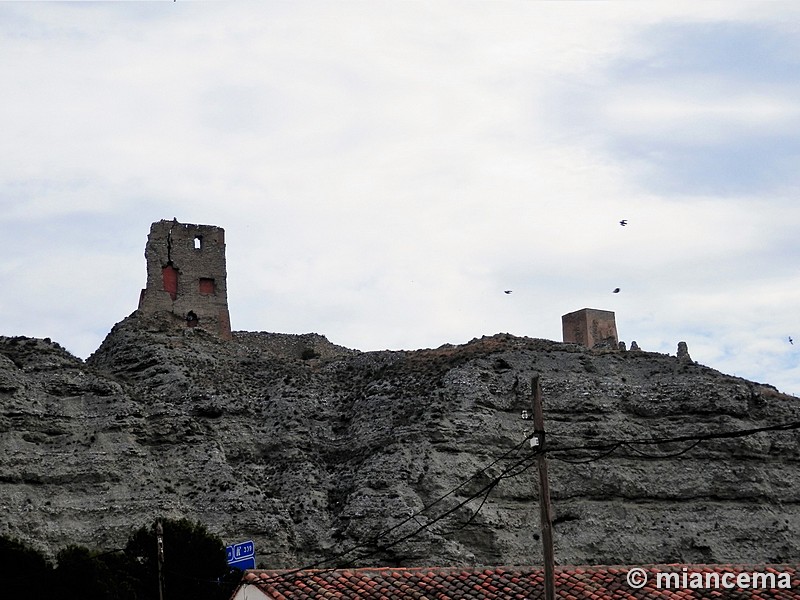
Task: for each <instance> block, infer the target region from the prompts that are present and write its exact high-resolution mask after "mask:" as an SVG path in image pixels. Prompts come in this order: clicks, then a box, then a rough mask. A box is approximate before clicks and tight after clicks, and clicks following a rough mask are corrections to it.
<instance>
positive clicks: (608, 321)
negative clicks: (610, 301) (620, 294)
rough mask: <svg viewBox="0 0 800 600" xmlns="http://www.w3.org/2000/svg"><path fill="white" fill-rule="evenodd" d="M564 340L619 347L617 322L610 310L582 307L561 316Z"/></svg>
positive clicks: (592, 345) (591, 345)
mask: <svg viewBox="0 0 800 600" xmlns="http://www.w3.org/2000/svg"><path fill="white" fill-rule="evenodd" d="M561 329H562V331H563V334H564V341H565V342H571V343H573V344H581V345H583V346H586V347H587V348H593V347H594V346H597V345H598V344H605V345H608V346H609V347H613V348H617V347H618V344H619V340H618V339H617V323H616V321H615V319H614V313H613V312H612V311H610V310H598V309H596V308H582V309H580V310H576V311H575V312H571V313H569V314H566V315H564V316H562V317H561Z"/></svg>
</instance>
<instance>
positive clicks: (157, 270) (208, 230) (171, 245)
mask: <svg viewBox="0 0 800 600" xmlns="http://www.w3.org/2000/svg"><path fill="white" fill-rule="evenodd" d="M144 255H145V258H146V259H147V286H146V287H145V289H143V290H142V293H141V295H140V297H139V310H140V311H142V312H143V313H145V314H168V315H171V316H172V317H173V320H174V322H175V324H176V326H179V327H198V328H200V329H203V330H205V331H208V332H211V333H213V334H215V335H218V336H219V337H220V338H222V339H224V340H229V339H231V320H230V314H229V312H228V293H227V285H226V277H227V271H226V265H225V230H224V229H223V228H222V227H217V226H216V225H195V224H190V223H179V222H178V221H177V219H173V220H172V221H166V220H162V221H157V222H156V223H153V224H152V225H151V227H150V235H149V236H148V237H147V246H146V247H145V251H144Z"/></svg>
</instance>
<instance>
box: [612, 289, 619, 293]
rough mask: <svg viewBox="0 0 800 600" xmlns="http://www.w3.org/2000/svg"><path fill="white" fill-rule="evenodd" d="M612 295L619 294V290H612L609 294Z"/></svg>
mask: <svg viewBox="0 0 800 600" xmlns="http://www.w3.org/2000/svg"><path fill="white" fill-rule="evenodd" d="M611 293H612V294H619V288H614V291H613V292H611Z"/></svg>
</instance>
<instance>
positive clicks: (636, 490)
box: [0, 313, 800, 567]
mask: <svg viewBox="0 0 800 600" xmlns="http://www.w3.org/2000/svg"><path fill="white" fill-rule="evenodd" d="M534 375H539V376H540V377H541V382H542V388H543V398H544V411H545V421H546V428H547V432H548V444H549V445H550V447H551V448H559V447H560V448H564V447H573V446H585V445H587V444H603V443H606V442H608V441H609V440H617V439H632V438H633V439H653V438H662V437H675V436H681V435H695V434H702V433H715V432H720V431H728V430H737V429H745V428H755V427H762V426H766V425H772V424H777V423H786V422H790V421H798V420H800V400H798V399H797V398H794V397H790V396H785V395H782V394H779V393H778V392H777V391H775V389H774V388H771V387H769V386H765V385H761V384H757V383H753V382H749V381H745V380H743V379H740V378H734V377H729V376H725V375H722V374H720V373H719V372H717V371H714V370H712V369H709V368H706V367H703V366H701V365H698V364H695V363H692V362H687V361H685V360H679V359H678V358H677V357H670V356H666V355H661V354H655V353H649V352H641V351H639V352H620V351H617V350H606V351H598V350H589V349H586V348H583V347H580V346H577V345H574V344H563V343H557V342H551V341H546V340H537V339H530V338H519V337H514V336H510V335H496V336H493V337H488V338H482V339H479V340H473V341H472V342H470V343H469V344H466V345H463V346H442V347H441V348H438V349H434V350H419V351H413V352H407V351H398V352H391V351H384V352H365V353H361V352H357V351H354V350H348V349H346V348H342V347H339V346H335V345H333V344H331V343H330V342H328V341H327V340H326V339H325V338H324V337H323V336H320V335H316V334H307V335H301V336H291V335H285V334H284V335H281V334H269V333H242V332H239V333H234V335H233V340H232V341H228V342H223V341H220V340H219V339H217V338H215V337H214V336H212V335H211V334H209V333H207V332H205V331H202V330H200V329H187V330H184V331H182V332H176V331H175V330H174V329H171V328H170V327H168V324H164V323H160V322H159V321H158V320H157V319H155V318H149V317H148V318H145V317H143V316H142V315H140V314H139V313H134V315H132V316H131V317H129V318H128V319H126V320H125V321H123V322H121V323H120V324H118V325H117V326H115V327H114V329H113V330H112V331H111V333H110V334H109V336H108V337H107V339H106V341H105V342H104V343H103V345H102V346H101V348H100V349H99V350H98V351H97V352H96V353H95V354H94V355H93V356H92V357H91V358H90V359H89V360H88V361H87V362H86V363H84V362H83V361H81V360H79V359H77V358H75V357H72V356H71V355H69V354H68V353H67V352H65V351H64V350H63V349H61V348H60V347H59V346H58V345H57V344H53V343H51V342H49V340H33V339H27V338H7V337H4V338H0V514H2V519H1V520H0V533H2V534H10V535H13V536H15V537H18V538H21V539H22V540H24V541H26V542H28V543H30V544H32V545H34V546H35V547H37V548H39V549H42V550H45V551H47V552H50V553H51V554H52V553H54V552H56V551H57V550H58V549H59V548H62V547H64V546H66V545H67V544H71V543H77V544H83V545H87V546H90V547H93V548H103V549H110V548H119V547H121V546H122V545H124V543H125V541H126V539H127V536H128V535H129V534H130V532H131V531H132V530H133V529H135V528H137V527H140V526H142V525H144V524H147V523H150V522H152V520H153V518H154V517H155V516H156V515H166V516H169V517H181V516H185V517H188V518H191V519H195V520H200V521H202V522H203V523H205V524H206V525H207V526H208V527H209V528H210V529H211V530H212V531H214V532H215V533H217V534H219V535H220V536H221V537H222V538H223V539H224V540H225V541H227V542H236V541H242V540H244V539H250V538H252V539H254V540H255V541H256V547H257V557H258V562H259V565H260V566H263V567H296V566H302V565H304V564H308V563H313V562H316V561H318V560H320V559H322V558H326V557H330V556H334V555H336V554H338V553H339V552H341V551H342V550H345V549H348V548H350V547H352V546H353V545H356V544H363V548H361V551H360V552H356V553H354V554H350V555H347V556H346V557H344V558H343V559H341V560H340V561H339V564H341V563H342V562H349V561H352V562H354V563H356V564H364V565H387V564H392V565H405V566H409V565H444V564H531V563H537V562H539V561H540V560H541V542H540V541H539V517H538V504H537V503H538V498H537V486H536V480H537V475H536V472H535V467H531V468H528V469H527V470H524V471H523V470H522V469H523V467H524V466H526V463H523V464H522V465H521V467H520V468H519V469H516V470H514V471H512V472H510V473H509V475H513V476H510V477H507V478H504V479H502V480H501V481H500V482H499V483H498V484H497V485H496V486H495V487H494V488H493V489H492V491H491V494H490V495H489V496H488V499H487V500H486V501H485V502H484V503H483V505H482V506H481V507H480V511H479V512H478V513H477V515H474V512H475V511H476V510H477V509H478V508H479V505H481V500H482V496H478V497H477V498H476V499H475V500H472V501H471V502H469V503H468V504H466V505H465V506H464V507H462V508H460V509H457V510H455V511H454V512H453V514H452V515H451V516H450V517H448V518H446V519H443V520H440V521H438V522H435V523H434V522H433V521H434V520H435V519H436V517H437V516H438V515H440V514H442V513H444V512H446V511H447V510H450V509H452V508H453V507H455V506H456V505H457V504H458V503H459V502H461V501H463V500H465V499H466V498H468V497H469V496H470V495H472V494H475V493H477V492H479V491H480V490H481V488H483V487H484V486H486V485H487V484H488V483H491V481H492V480H493V478H495V477H496V476H498V475H499V474H500V473H501V472H502V471H503V469H504V468H506V467H507V466H508V465H510V464H511V463H513V462H514V461H517V460H520V459H522V458H524V457H525V455H526V454H529V453H530V451H531V450H530V448H529V447H528V445H527V444H526V445H524V446H522V447H521V448H519V449H518V450H517V451H514V452H512V453H511V454H510V455H509V456H508V457H507V458H505V459H503V460H501V461H499V462H497V463H496V464H494V465H493V466H491V467H489V468H488V469H487V470H486V471H485V472H483V473H481V474H480V475H479V476H478V477H476V478H474V479H473V480H471V481H469V482H468V483H467V484H466V485H464V486H463V487H462V488H460V489H458V490H457V491H455V492H454V493H453V494H451V495H450V496H448V497H447V498H446V499H444V500H443V501H442V502H440V503H439V504H437V505H435V506H434V507H433V508H431V509H429V510H428V511H425V512H424V513H423V514H422V515H419V516H417V517H416V518H414V519H411V520H410V521H409V522H408V523H406V524H404V525H402V526H400V527H397V528H396V529H395V530H393V531H392V532H391V533H390V534H388V535H386V536H385V537H382V538H381V540H380V544H378V545H376V544H375V543H373V542H374V538H375V536H376V534H378V533H379V532H381V531H385V530H386V529H388V528H391V527H393V526H395V525H398V524H400V523H402V521H404V520H405V519H406V518H407V517H409V516H410V515H412V514H413V513H414V512H416V511H419V510H420V509H422V508H423V507H424V506H426V505H428V504H430V503H432V502H434V501H435V500H437V499H438V498H440V497H441V496H443V495H444V494H446V493H447V492H448V491H450V490H451V489H453V488H454V487H456V486H457V485H458V484H459V483H460V482H462V481H464V480H466V479H468V478H469V477H470V476H471V475H472V474H474V473H475V472H476V471H478V470H479V469H480V468H482V467H484V466H486V465H488V464H490V463H492V462H493V461H494V460H495V459H497V458H498V457H500V456H502V455H504V454H506V453H508V452H509V451H510V450H512V449H514V447H515V446H518V445H519V444H520V442H521V441H522V440H523V439H524V437H525V431H526V430H530V429H531V426H530V422H527V421H523V420H522V419H521V418H520V413H521V410H522V409H523V408H527V407H529V406H530V404H529V403H530V397H529V396H530V393H531V380H532V377H533V376H534ZM686 448H687V443H685V442H684V443H677V444H665V445H659V446H647V447H638V450H639V452H635V451H634V450H632V449H630V448H620V449H619V450H617V451H616V452H615V453H613V454H611V455H610V456H607V457H605V458H601V459H599V460H594V461H592V462H585V463H582V464H572V463H566V462H562V461H560V460H557V459H558V458H571V459H579V460H580V459H591V458H593V457H595V458H596V457H597V456H598V453H597V452H592V453H587V452H573V453H570V454H564V453H558V452H553V453H551V455H550V459H549V461H548V462H549V471H550V488H551V495H552V502H553V512H554V520H555V525H554V532H555V533H554V537H555V554H556V559H557V561H558V562H559V563H561V564H588V563H595V564H614V563H669V562H689V561H692V562H747V563H757V562H762V561H763V562H786V561H796V560H797V559H798V557H799V555H800V551H798V543H797V540H798V539H800V462H799V461H800V435H799V434H798V432H797V430H794V431H784V432H767V433H760V434H757V435H753V436H748V437H743V438H735V439H719V440H711V441H707V442H704V443H702V444H700V445H698V446H696V447H694V448H692V449H690V450H688V451H687V452H685V453H683V454H680V455H678V456H670V455H674V454H677V453H678V452H680V451H681V450H685V449H686ZM642 453H646V454H648V455H660V456H664V455H666V456H667V458H650V457H646V456H643V454H642ZM473 515H474V516H473ZM470 517H472V519H471V520H470ZM424 525H428V527H427V528H426V529H425V530H424V531H423V532H422V533H421V534H419V535H416V536H413V537H409V538H408V539H407V540H405V541H402V542H400V543H397V544H394V545H392V543H393V542H394V541H396V540H398V539H399V538H401V537H405V536H406V535H408V534H410V533H411V532H413V531H414V530H415V529H418V528H420V527H421V526H424ZM387 546H388V547H387Z"/></svg>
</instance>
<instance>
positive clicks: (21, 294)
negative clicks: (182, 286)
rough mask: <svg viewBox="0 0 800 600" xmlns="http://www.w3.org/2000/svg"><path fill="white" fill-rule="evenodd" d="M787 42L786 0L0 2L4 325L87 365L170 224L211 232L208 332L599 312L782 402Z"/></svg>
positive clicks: (798, 133)
mask: <svg viewBox="0 0 800 600" xmlns="http://www.w3.org/2000/svg"><path fill="white" fill-rule="evenodd" d="M798 33H800V8H799V7H797V6H796V5H795V4H793V3H782V2H768V3H765V2H758V3H757V2H738V1H726V2H721V3H716V2H703V3H696V2H690V3H680V2H672V1H670V2H659V1H652V2H646V3H637V2H599V1H596V2H580V1H572V2H533V1H530V2H522V1H493V2H489V1H482V2H473V1H469V0H459V1H458V2H450V1H444V0H441V1H434V2H410V1H409V2H397V1H386V0H377V1H369V2H366V1H363V2H359V1H347V2H333V3H332V2H328V1H303V0H300V1H293V2H276V1H272V0H262V1H260V2H257V3H255V2H252V3H251V2H188V1H178V2H168V1H165V2H141V3H140V2H136V3H128V2H120V3H117V2H99V3H95V2H91V3H83V2H54V3H38V2H31V3H21V2H14V3H0V79H1V80H2V82H3V83H2V86H0V132H2V134H0V149H2V150H0V152H1V154H0V156H2V160H0V231H2V235H3V237H4V243H3V245H2V249H3V251H2V257H1V258H0V281H2V283H3V285H2V286H1V287H0V335H25V336H34V337H49V338H51V339H53V340H54V341H57V342H59V343H60V344H61V345H63V346H64V347H66V348H67V349H68V350H69V351H71V352H72V353H74V354H75V355H77V356H80V357H82V358H86V357H87V356H89V355H90V354H91V353H92V352H93V351H94V350H95V349H96V348H97V347H98V346H99V345H100V343H101V342H102V340H103V339H104V337H105V336H106V335H107V333H108V332H109V330H110V329H111V327H112V326H113V325H114V324H115V323H116V322H118V321H120V320H122V319H123V318H125V317H126V316H128V315H129V314H131V313H132V312H133V311H134V310H135V309H136V306H137V302H138V298H139V291H140V289H141V288H142V287H144V285H145V279H146V265H145V261H144V255H143V252H144V246H145V243H146V241H147V234H148V232H149V228H150V224H151V223H152V222H154V221H158V220H160V219H173V218H177V219H178V220H179V221H181V222H184V223H203V224H213V225H218V226H221V227H223V228H224V229H225V231H226V245H227V247H226V252H227V268H228V279H227V285H228V302H229V307H230V313H231V322H232V326H233V329H234V330H247V331H272V332H282V333H308V332H316V333H320V334H322V335H325V336H326V337H327V338H328V339H329V340H330V341H331V342H333V343H335V344H339V345H343V346H347V347H350V348H357V349H360V350H365V351H367V350H383V349H393V350H397V349H407V350H413V349H418V348H435V347H438V346H441V345H442V344H448V343H449V344H461V343H466V342H468V341H469V340H471V339H473V338H476V337H477V338H479V337H481V336H484V335H493V334H496V333H501V332H508V333H511V334H514V335H519V336H528V337H534V338H545V339H551V340H556V341H560V340H561V339H562V332H561V316H562V315H563V314H566V313H569V312H572V311H575V310H578V309H581V308H596V309H601V310H610V311H614V312H615V314H616V323H617V330H618V333H619V338H620V340H623V341H625V342H626V344H627V345H628V347H630V344H631V342H632V341H634V340H635V341H636V342H637V344H638V345H639V346H640V347H641V348H642V349H643V350H648V351H654V352H662V353H669V354H673V355H674V354H675V353H676V350H677V344H678V342H679V341H685V342H686V343H687V344H688V349H689V353H690V355H691V357H692V358H693V359H694V360H695V361H697V362H699V363H701V364H704V365H707V366H710V367H713V368H714V369H718V370H720V371H722V372H723V373H727V374H731V375H737V376H739V377H745V378H747V379H751V380H754V381H757V382H761V383H767V384H771V385H774V386H776V387H777V388H778V389H779V390H781V391H783V392H786V393H790V394H795V395H800V359H799V357H800V320H799V319H798V315H799V314H800V312H799V310H798V309H800V261H799V260H798V259H799V258H800V242H799V241H798V231H799V230H800V203H798V201H797V195H798V193H797V192H798V189H799V188H798V184H800V35H798ZM622 219H625V220H627V225H626V226H624V227H623V226H621V225H620V224H619V221H620V220H622ZM615 288H620V292H619V293H617V294H615V293H612V291H613V290H614V289H615ZM504 290H511V291H512V292H511V293H510V294H506V293H504ZM790 337H793V338H796V340H797V341H796V342H795V343H794V344H792V343H790V342H789V338H790Z"/></svg>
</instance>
